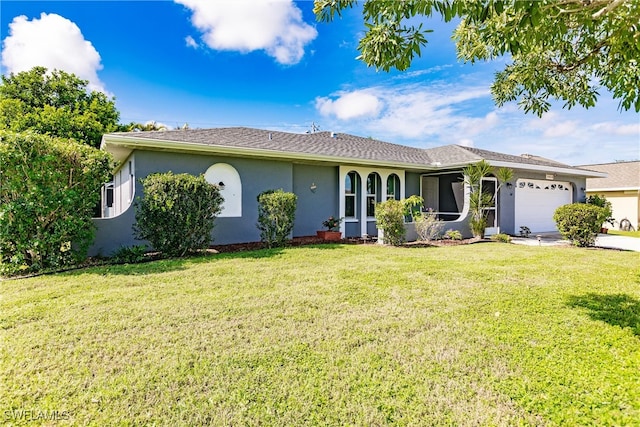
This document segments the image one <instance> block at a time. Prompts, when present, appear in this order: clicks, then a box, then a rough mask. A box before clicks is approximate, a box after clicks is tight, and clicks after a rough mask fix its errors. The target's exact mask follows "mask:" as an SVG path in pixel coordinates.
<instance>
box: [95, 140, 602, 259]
mask: <svg viewBox="0 0 640 427" xmlns="http://www.w3.org/2000/svg"><path fill="white" fill-rule="evenodd" d="M102 149H104V150H107V151H109V152H110V153H112V154H113V156H114V157H115V159H116V160H117V161H118V162H119V165H120V166H119V169H118V170H116V172H115V175H114V180H113V182H112V183H109V184H107V185H106V186H105V188H104V189H103V218H99V219H96V220H95V223H96V225H97V234H96V241H95V244H94V246H93V247H92V249H91V253H92V254H98V253H99V254H103V255H108V254H110V253H111V252H112V251H113V250H115V249H117V248H118V247H120V246H130V245H133V244H138V243H139V242H137V241H135V240H134V238H133V233H132V225H133V224H134V222H135V209H134V205H133V202H134V200H135V198H136V197H141V196H142V185H141V183H140V179H142V178H144V177H146V176H147V175H149V174H151V173H157V172H167V171H172V172H173V173H190V174H193V175H199V174H204V176H205V178H206V179H207V180H208V181H209V182H212V183H216V184H218V185H220V186H221V188H222V190H221V193H222V195H223V196H224V199H225V201H224V206H223V210H222V212H221V214H220V216H219V217H218V219H217V220H216V226H215V228H214V231H213V238H214V242H215V243H217V244H228V243H239V242H251V241H257V240H259V239H260V237H259V232H258V229H257V227H256V223H257V220H258V205H257V200H256V198H257V196H258V194H260V193H261V192H263V191H265V190H269V189H279V188H282V189H283V190H285V191H290V192H293V193H295V194H296V195H297V196H298V205H297V206H298V207H297V211H296V219H295V225H294V228H293V236H309V235H314V234H315V232H316V230H320V229H322V222H323V221H324V220H326V219H327V218H328V217H329V216H332V215H333V216H338V217H343V218H344V221H343V223H342V225H341V227H342V232H343V233H344V235H345V237H360V236H364V235H369V236H376V235H377V228H376V223H375V218H374V214H375V212H374V211H375V204H376V203H378V202H381V201H383V200H387V199H398V200H399V199H402V198H406V197H409V196H411V195H420V196H422V197H423V198H424V201H425V208H432V209H434V210H435V211H436V212H437V213H438V216H439V218H441V219H443V220H444V221H446V225H445V227H446V229H455V230H459V231H461V232H462V233H463V235H469V234H470V232H469V227H468V210H469V203H468V196H469V193H468V188H465V185H464V184H463V175H462V169H463V168H464V167H465V166H466V165H468V164H470V163H475V162H478V161H480V160H482V159H484V160H486V161H488V162H489V163H490V164H491V165H493V166H496V167H508V168H511V169H513V171H514V177H513V180H512V181H511V182H509V183H507V184H506V185H505V186H504V187H503V188H502V189H501V190H500V192H499V196H498V197H497V203H496V206H493V207H491V208H489V209H488V211H489V212H488V213H489V224H488V230H487V232H488V233H495V232H497V231H498V230H500V231H501V232H505V233H509V234H518V233H519V230H520V227H521V226H527V227H529V228H530V229H531V231H532V232H545V231H554V230H555V229H556V228H555V223H554V221H553V219H552V216H553V212H554V210H555V208H556V207H558V206H560V205H563V204H566V203H571V202H574V201H584V199H585V193H584V188H585V185H586V184H585V181H586V178H587V177H603V176H605V175H604V174H602V173H599V172H593V171H588V170H583V169H579V168H576V167H572V166H568V165H565V164H562V163H558V162H555V161H552V160H548V159H543V158H539V157H535V156H513V155H507V154H501V153H496V152H492V151H486V150H480V149H476V148H468V147H462V146H458V145H447V146H443V147H437V148H431V149H421V148H415V147H408V146H403V145H397V144H391V143H387V142H382V141H377V140H374V139H371V138H361V137H357V136H353V135H347V134H342V133H333V132H316V133H310V134H294V133H286V132H275V131H268V130H260V129H250V128H219V129H187V130H173V131H156V132H129V133H114V134H108V135H104V137H103V139H102ZM496 186H497V185H496V180H495V178H492V177H488V178H487V179H486V180H485V182H484V187H485V189H493V191H495V188H496ZM407 230H408V238H409V239H410V240H411V239H415V230H414V229H413V227H412V226H411V224H408V226H407Z"/></svg>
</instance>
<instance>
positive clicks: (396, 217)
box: [376, 200, 406, 246]
mask: <svg viewBox="0 0 640 427" xmlns="http://www.w3.org/2000/svg"><path fill="white" fill-rule="evenodd" d="M405 213H406V210H405V204H404V203H403V202H401V201H399V200H387V201H385V202H382V203H378V204H377V205H376V221H377V227H378V228H379V229H380V230H382V231H383V234H384V236H383V238H384V243H388V244H391V245H394V246H400V245H402V244H403V243H404V242H405V233H406V230H405V228H404V216H405Z"/></svg>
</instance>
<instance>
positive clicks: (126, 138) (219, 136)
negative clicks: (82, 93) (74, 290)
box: [103, 127, 594, 176]
mask: <svg viewBox="0 0 640 427" xmlns="http://www.w3.org/2000/svg"><path fill="white" fill-rule="evenodd" d="M145 140H146V142H153V141H154V140H155V141H158V146H160V145H163V144H167V143H184V146H182V147H175V146H173V147H171V149H187V148H190V149H193V147H198V146H203V147H207V148H208V149H216V147H219V149H220V150H222V149H231V150H234V152H236V153H237V152H239V151H243V152H244V155H251V156H258V155H263V156H269V157H273V156H279V155H283V156H285V155H286V157H288V158H291V157H292V156H293V157H297V156H299V157H300V158H301V159H302V158H304V157H306V158H313V159H321V160H322V161H335V162H341V163H344V162H348V161H350V160H351V161H354V162H356V161H357V162H363V161H364V162H370V163H372V164H376V163H378V164H385V165H392V166H398V167H415V169H422V170H430V169H435V168H447V167H459V166H461V165H466V164H469V163H474V162H477V161H480V160H482V159H485V160H487V161H489V162H490V163H491V162H505V163H512V164H516V165H519V166H521V167H522V168H525V169H526V166H527V165H529V166H530V168H533V169H537V170H540V169H541V168H542V169H544V168H555V169H556V170H562V171H563V172H566V173H572V174H577V175H585V176H588V175H589V172H588V171H585V170H582V169H578V168H575V167H572V166H569V165H565V164H562V163H558V162H555V161H553V160H549V159H544V158H542V157H536V156H531V155H526V156H514V155H510V154H503V153H498V152H495V151H488V150H482V149H479V148H471V147H463V146H460V145H446V146H442V147H435V148H429V149H422V148H416V147H409V146H406V145H399V144H392V143H389V142H384V141H379V140H376V139H372V138H362V137H359V136H354V135H349V134H345V133H333V132H315V133H309V134H299V133H289V132H279V131H270V130H263V129H253V128H245V127H230V128H214V129H181V130H165V131H153V132H121V133H113V134H108V135H105V136H104V138H103V143H104V142H105V141H106V142H108V144H114V145H113V146H112V147H111V150H117V149H118V147H120V148H121V149H124V150H125V151H124V152H121V154H123V155H124V156H125V157H126V156H127V155H128V154H127V150H129V151H130V150H132V149H136V145H138V143H139V142H140V141H145ZM132 141H133V143H132ZM108 144H107V145H108ZM146 145H147V147H148V148H150V144H146ZM245 150H246V151H245ZM252 150H255V151H252ZM123 158H124V157H123ZM591 175H592V176H593V175H594V173H593V172H591Z"/></svg>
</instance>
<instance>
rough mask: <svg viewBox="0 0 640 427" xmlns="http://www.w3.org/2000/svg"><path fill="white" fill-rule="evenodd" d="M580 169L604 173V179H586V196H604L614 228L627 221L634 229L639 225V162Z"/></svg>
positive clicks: (590, 166)
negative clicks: (610, 212) (611, 209)
mask: <svg viewBox="0 0 640 427" xmlns="http://www.w3.org/2000/svg"><path fill="white" fill-rule="evenodd" d="M580 167H581V168H585V169H590V170H594V171H597V172H603V173H606V174H607V176H606V177H602V178H587V195H588V196H590V195H593V194H598V195H601V196H605V197H606V198H607V200H608V201H610V202H611V207H612V208H613V218H614V219H615V220H616V221H615V227H616V228H618V227H619V226H620V221H622V220H623V219H628V220H629V222H630V223H631V225H632V226H633V228H634V229H636V230H638V226H639V224H640V161H635V162H616V163H603V164H599V165H584V166H580Z"/></svg>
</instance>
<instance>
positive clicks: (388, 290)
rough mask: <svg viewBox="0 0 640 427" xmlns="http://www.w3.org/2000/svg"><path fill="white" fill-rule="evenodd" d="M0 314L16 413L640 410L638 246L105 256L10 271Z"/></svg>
mask: <svg viewBox="0 0 640 427" xmlns="http://www.w3.org/2000/svg"><path fill="white" fill-rule="evenodd" d="M0 328H1V329H0V340H1V342H2V346H0V354H1V358H0V372H1V374H2V376H1V378H2V385H1V386H0V402H1V405H0V407H1V408H2V415H0V416H2V417H4V419H3V421H5V422H10V423H14V424H27V423H30V421H29V419H30V418H31V419H37V420H38V421H40V422H41V421H42V420H43V419H44V417H45V416H49V417H52V416H53V415H56V416H57V417H58V419H57V421H55V425H70V424H72V425H97V426H101V425H120V424H128V425H149V424H157V425H189V426H193V425H238V426H240V425H265V426H272V425H276V426H277V425H283V426H284V425H286V426H291V425H295V426H298V425H323V426H324V425H331V426H342V425H357V426H371V425H414V426H424V425H545V424H547V425H633V424H637V423H638V420H640V375H639V372H640V350H639V349H640V258H639V257H638V254H637V253H629V252H620V251H607V250H597V249H578V248H558V247H535V246H534V247H529V246H516V245H509V244H500V243H479V244H473V245H464V246H453V247H439V248H406V247H405V248H393V247H381V246H378V245H357V246H356V245H344V246H343V245H320V246H309V247H300V248H290V249H284V250H263V251H255V252H246V253H231V254H220V255H216V256H209V257H205V258H197V259H190V260H168V261H158V262H153V263H148V264H140V265H123V266H107V267H100V268H92V269H88V270H81V271H76V272H70V273H65V274H58V275H51V276H43V277H39V278H32V279H26V280H12V281H4V282H2V283H0ZM21 411H22V412H21ZM28 411H31V412H28ZM38 416H40V418H37V417H38Z"/></svg>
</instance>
